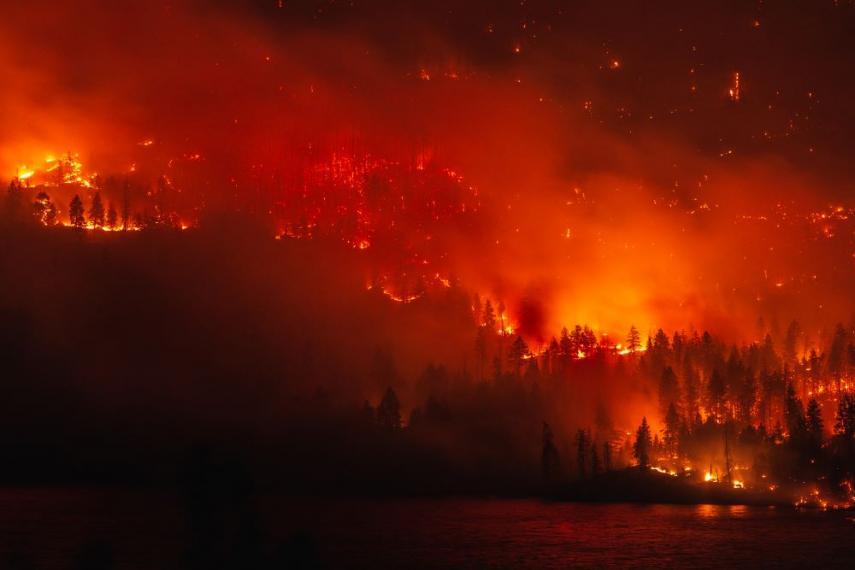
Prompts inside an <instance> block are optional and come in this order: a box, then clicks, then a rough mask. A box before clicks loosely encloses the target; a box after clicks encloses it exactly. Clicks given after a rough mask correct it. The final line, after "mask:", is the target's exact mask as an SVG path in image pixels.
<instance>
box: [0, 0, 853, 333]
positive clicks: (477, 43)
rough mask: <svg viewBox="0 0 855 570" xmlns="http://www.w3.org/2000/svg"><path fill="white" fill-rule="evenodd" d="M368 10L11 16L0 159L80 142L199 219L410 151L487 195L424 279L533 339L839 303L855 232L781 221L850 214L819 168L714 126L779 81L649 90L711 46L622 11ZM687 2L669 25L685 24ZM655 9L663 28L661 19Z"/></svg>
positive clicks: (821, 309)
mask: <svg viewBox="0 0 855 570" xmlns="http://www.w3.org/2000/svg"><path fill="white" fill-rule="evenodd" d="M373 7H374V8H378V9H379V8H380V7H382V8H383V9H384V10H385V12H384V13H385V14H386V16H387V17H386V18H384V21H383V23H382V25H381V24H380V23H376V22H375V23H372V19H371V18H368V17H367V16H366V14H367V13H368V12H370V10H368V9H366V10H365V11H364V12H360V11H358V10H356V11H355V12H354V14H355V15H350V16H348V15H347V14H343V13H340V12H336V13H335V17H331V19H330V21H329V22H327V23H325V24H322V23H316V22H315V16H314V13H315V8H316V6H314V5H312V6H310V7H293V8H292V7H290V6H287V7H286V8H285V9H283V10H276V9H275V8H274V7H273V6H269V5H267V4H265V5H263V6H262V5H261V4H259V5H257V6H251V7H249V8H247V7H245V6H244V7H239V6H237V5H236V4H232V3H226V2H221V3H202V2H190V1H186V2H169V3H160V2H146V3H136V4H133V5H130V6H125V5H122V6H118V5H116V4H115V3H109V2H103V1H98V0H88V1H84V2H74V3H43V4H40V5H39V6H38V7H33V6H25V5H21V4H18V5H14V6H9V7H7V8H6V10H5V14H4V19H3V23H2V24H0V26H2V37H3V39H2V41H0V60H2V70H3V76H4V77H5V78H6V81H7V89H4V91H3V93H2V94H0V121H2V122H3V124H4V129H3V131H2V133H0V168H2V172H4V173H10V175H11V174H12V173H14V172H15V169H16V168H18V166H20V165H22V164H26V165H33V164H38V162H39V161H40V160H42V157H43V156H44V155H45V154H46V153H62V152H66V151H74V152H78V153H80V156H81V161H82V162H84V163H85V164H87V165H89V166H90V168H91V169H92V170H94V171H97V172H99V173H103V174H104V175H105V176H107V175H110V174H112V173H117V174H124V175H129V174H128V173H129V172H130V171H131V170H133V171H134V174H133V176H135V177H136V178H137V179H138V180H147V181H148V182H147V183H148V184H150V185H153V183H154V182H153V181H154V179H155V178H156V177H157V175H158V174H160V173H162V172H165V171H170V172H173V173H174V176H173V177H172V179H173V181H174V184H175V185H176V186H177V187H178V188H179V190H180V192H182V193H183V196H184V198H183V200H184V201H186V202H188V203H191V204H197V205H198V206H199V207H217V208H228V209H234V208H237V209H248V208H249V206H248V204H257V203H258V202H260V203H261V206H260V208H262V209H263V208H266V207H268V206H269V203H270V202H274V203H275V202H277V201H280V202H287V201H288V200H289V199H290V197H291V194H289V192H291V191H292V190H290V189H289V187H288V184H287V182H286V183H282V182H281V180H282V179H283V177H285V178H287V175H286V174H283V173H288V172H290V171H291V170H294V168H295V167H294V164H295V163H297V166H298V167H299V166H300V165H301V164H303V163H305V162H306V161H312V160H316V159H318V157H322V156H324V155H328V154H330V153H332V152H336V151H340V150H341V149H342V148H346V149H349V150H350V151H354V150H355V151H356V152H361V153H365V154H370V155H372V156H380V157H391V158H392V159H394V160H412V159H413V157H416V156H420V155H425V156H429V157H430V159H431V160H432V161H434V162H435V163H437V164H440V165H442V166H443V167H444V168H449V169H453V170H454V171H455V172H458V173H460V174H461V175H462V176H463V177H464V179H465V181H466V183H467V184H470V185H472V187H473V188H474V189H475V191H477V193H478V196H479V202H480V210H479V212H478V216H477V218H475V219H474V221H472V222H471V223H468V224H464V225H459V224H453V223H448V224H445V223H444V222H442V223H439V224H437V225H436V226H435V227H433V232H434V235H433V236H432V238H433V239H435V240H436V243H437V244H439V245H437V250H438V251H442V252H443V257H442V259H441V260H430V262H431V263H432V264H433V265H432V266H431V271H434V270H435V271H436V272H437V273H440V272H441V273H447V274H452V275H455V276H457V277H459V278H460V279H461V282H462V283H463V284H464V286H466V287H468V288H471V289H473V290H475V291H477V292H479V293H481V294H482V295H486V296H489V297H491V298H493V299H495V300H503V301H504V302H505V304H506V305H507V306H508V307H509V311H510V314H511V318H512V319H513V320H514V321H515V323H516V324H517V325H518V326H519V327H520V329H521V330H522V331H523V333H524V334H525V335H526V336H527V337H528V338H529V339H530V340H531V341H532V342H534V343H541V342H545V341H546V340H547V339H548V338H549V337H550V336H551V335H552V334H555V332H557V330H558V329H559V328H560V326H562V325H572V324H574V323H576V322H579V323H587V324H590V325H591V326H592V327H594V328H595V330H597V331H599V332H604V333H611V334H613V335H614V334H616V335H623V334H624V331H625V330H626V329H627V328H628V327H629V325H630V324H635V325H636V326H638V327H639V329H640V330H642V332H643V333H646V332H647V331H650V330H653V329H655V328H656V327H660V326H661V327H664V328H666V329H674V328H686V327H690V326H694V327H696V328H698V329H703V328H714V329H716V330H719V331H720V332H722V333H724V334H725V336H728V337H731V338H733V339H734V340H736V339H752V338H755V336H756V333H757V330H756V326H755V323H756V321H757V319H758V317H760V316H763V317H764V318H765V319H766V320H767V321H768V324H767V328H771V326H772V324H773V323H775V322H777V323H778V324H777V326H778V327H785V326H786V322H787V321H788V320H789V319H790V318H793V317H798V318H801V319H803V320H805V321H807V322H809V323H811V325H812V326H814V328H819V327H820V326H825V325H827V324H828V323H829V322H833V321H835V320H842V319H845V318H847V317H848V315H849V313H851V311H852V306H851V299H850V298H849V297H850V295H849V292H850V291H851V286H852V284H853V275H852V273H853V272H852V261H851V259H852V258H851V235H852V234H851V226H846V225H843V226H842V227H838V228H837V230H836V231H837V235H835V236H834V237H832V238H827V239H826V238H824V237H823V236H822V235H821V234H822V231H824V230H823V228H821V227H817V226H815V225H813V226H812V225H810V224H809V223H805V224H797V223H796V222H795V221H794V217H796V214H798V216H802V217H806V216H807V215H808V213H809V212H815V211H820V210H822V211H826V210H827V208H828V207H829V206H834V205H837V204H840V203H841V201H839V200H836V198H835V197H836V196H838V195H839V191H838V190H828V191H827V190H825V188H829V187H832V186H834V182H835V181H836V180H837V179H836V178H835V176H834V175H832V176H830V177H829V176H826V175H825V174H823V173H821V172H819V171H818V166H817V165H812V163H808V162H804V163H799V162H794V161H793V160H792V159H791V158H790V155H788V154H781V155H780V156H779V155H776V154H775V153H772V152H770V153H766V152H763V151H758V150H756V149H755V148H753V147H748V146H747V145H744V144H743V145H741V146H740V144H739V140H741V139H739V140H737V139H735V137H734V140H736V142H734V143H731V140H730V139H728V138H727V137H726V136H725V135H732V134H734V133H736V132H740V133H743V134H744V131H746V130H749V129H750V130H756V131H758V132H759V131H761V130H762V129H763V128H764V127H765V126H766V123H765V122H764V121H765V119H763V120H761V119H758V118H756V115H755V114H754V111H753V110H754V109H759V108H762V107H763V104H764V103H765V102H764V101H762V100H761V94H762V93H764V92H766V91H769V89H767V86H768V85H769V82H770V81H771V80H769V79H768V78H763V79H762V81H763V82H764V83H761V77H762V76H758V75H756V74H755V75H753V76H752V74H751V73H743V76H744V77H745V79H744V80H743V81H744V84H745V87H744V89H745V91H746V98H747V99H748V102H747V103H746V104H745V106H744V107H743V108H738V107H736V106H735V105H731V104H730V102H728V100H727V96H726V88H727V83H728V81H729V80H730V79H729V76H730V69H731V67H729V66H728V64H727V63H726V62H719V61H716V62H715V63H714V64H710V66H709V72H708V73H707V75H705V76H704V77H703V78H700V79H698V80H697V83H698V86H699V88H700V89H702V90H703V89H706V90H707V92H708V93H709V94H708V95H705V98H704V99H692V97H693V95H692V94H691V92H690V90H689V82H690V80H691V79H690V78H688V77H686V78H683V79H680V82H681V83H676V82H674V81H672V82H668V81H663V82H662V84H658V85H655V86H644V85H641V84H640V81H641V80H640V79H639V77H640V74H641V71H640V70H642V69H643V70H645V71H646V72H648V73H652V70H651V69H650V65H652V64H649V65H648V66H647V67H645V62H644V60H643V57H644V55H645V54H646V55H653V54H654V53H659V54H661V53H664V52H667V51H671V50H675V49H676V48H680V49H681V50H682V49H684V48H685V49H686V50H687V51H686V53H687V54H688V53H689V50H688V47H689V46H691V45H692V42H693V41H694V42H695V45H700V46H701V48H705V49H708V50H712V49H714V46H712V45H711V44H710V43H709V37H708V34H707V33H706V32H705V31H704V30H702V29H700V28H695V30H694V33H695V35H696V37H695V38H692V39H678V40H674V41H673V42H672V43H669V42H668V41H665V40H663V41H662V42H660V43H654V44H653V45H650V46H646V45H645V46H642V45H641V43H640V40H641V38H642V37H643V36H644V34H643V31H641V30H633V27H632V26H631V25H630V23H631V22H629V21H630V20H631V19H632V18H631V17H630V16H631V14H628V15H627V17H626V18H621V19H620V23H618V24H615V26H616V27H615V29H614V30H610V31H622V32H624V33H625V35H624V37H623V39H622V40H612V41H610V42H606V45H605V47H604V44H603V43H602V42H600V43H598V42H596V41H594V38H593V36H592V35H590V34H589V35H586V34H583V33H579V34H572V33H569V32H570V31H578V30H576V29H575V28H573V25H574V24H567V23H566V20H561V22H563V25H564V26H565V30H566V33H563V34H559V33H555V34H550V33H548V30H547V29H546V27H545V26H546V24H544V22H549V23H552V19H554V17H555V12H554V11H553V9H552V7H551V5H550V4H549V3H547V2H544V3H535V6H534V7H532V8H531V10H532V11H533V12H532V14H528V15H527V17H528V19H526V20H525V21H526V22H529V23H531V25H532V26H534V25H539V26H541V27H540V28H538V33H539V34H540V35H541V36H542V37H545V38H547V39H546V40H544V41H545V42H547V43H546V44H545V45H544V46H540V44H537V43H536V42H535V41H534V39H533V38H532V37H531V35H530V34H528V33H522V32H519V31H509V30H516V28H515V27H514V26H519V22H518V21H517V19H518V18H521V17H522V15H521V14H519V13H517V11H516V9H510V8H508V9H505V8H507V7H505V8H502V7H499V8H496V11H495V12H491V13H490V18H489V21H487V22H480V21H479V18H480V16H479V15H477V14H476V11H475V10H470V9H466V8H461V9H460V10H459V12H457V13H456V14H455V16H454V17H456V18H457V20H458V21H457V24H458V25H459V27H460V29H466V30H477V33H475V32H472V34H471V36H472V37H469V38H467V34H465V33H462V32H459V31H458V30H456V29H455V28H454V27H453V26H452V27H451V29H449V28H448V27H447V26H445V25H444V24H443V23H442V22H441V21H440V19H437V18H436V17H427V16H426V13H425V11H424V10H423V9H421V8H418V7H417V6H415V5H412V4H410V3H404V4H400V5H397V4H396V5H395V6H385V5H384V4H383V3H379V4H378V5H376V6H373ZM574 10H575V12H574V15H575V16H576V17H578V19H579V22H580V23H578V24H575V25H576V26H578V27H579V28H580V29H581V28H582V27H583V23H584V22H586V21H596V22H599V24H598V26H600V28H598V29H600V31H602V30H603V26H605V25H604V24H603V23H602V21H601V20H600V19H599V17H600V16H602V13H601V10H600V9H597V8H595V7H591V6H588V7H581V6H580V7H576V8H575V9H574ZM686 10H688V9H685V10H679V11H678V12H676V14H675V15H674V16H673V17H674V18H675V19H677V18H678V17H688V16H691V20H690V21H693V22H697V21H698V18H700V17H701V15H700V14H698V13H697V12H694V11H691V10H689V12H691V14H689V13H688V12H686ZM428 12H430V11H428ZM535 12H536V13H535ZM431 13H432V12H431ZM535 15H536V16H538V17H539V18H540V24H536V23H533V22H534V20H535V18H534V16H535ZM781 17H782V18H783V16H781ZM663 19H664V20H665V21H657V22H656V23H655V25H657V26H666V25H668V26H670V25H671V24H673V22H671V21H670V20H668V18H666V17H663ZM512 24H513V26H512ZM555 25H556V27H557V26H558V21H556V22H555ZM651 25H654V24H651ZM675 27H676V26H675ZM525 29H528V28H525ZM532 33H534V32H532ZM740 33H742V32H740ZM745 33H746V34H747V33H748V32H745ZM516 36H519V37H516ZM746 37H747V36H746ZM404 38H407V41H404ZM746 41H748V40H746ZM751 41H754V40H751ZM769 41H770V42H771V41H774V39H772V40H769ZM633 42H635V43H633ZM776 45H777V44H776ZM632 47H638V48H639V50H640V51H639V52H638V53H634V52H633V51H632V50H631V49H630V48H632ZM517 48H519V49H517ZM721 49H722V50H725V48H721ZM725 51H726V50H725ZM725 51H722V52H721V53H725ZM517 52H519V53H517ZM680 53H681V55H679V56H676V55H675V56H674V61H673V62H671V64H669V66H668V68H667V69H659V70H655V71H660V72H662V73H663V75H664V76H665V77H666V78H673V77H675V76H676V74H677V71H676V69H677V68H678V67H679V66H681V65H683V60H686V68H687V69H688V66H689V62H688V59H687V58H689V57H694V56H690V55H683V54H682V52H680ZM727 53H728V54H730V52H729V51H728V52H727ZM571 54H572V55H571ZM730 55H733V54H730ZM745 65H746V66H748V67H749V68H750V67H751V62H746V63H745ZM672 68H673V69H672ZM679 73H680V74H683V73H685V70H680V71H679ZM683 81H685V82H686V85H682V82H683ZM675 85H679V86H680V87H679V91H680V93H681V94H680V95H675V94H674V91H675V90H676V89H677V87H675ZM764 90H765V91H764ZM752 92H753V95H752ZM752 96H753V97H754V101H751V98H752ZM749 104H750V105H752V107H751V110H749V108H748V107H749ZM776 104H777V103H776ZM650 108H656V110H655V111H649V110H648V109H650ZM663 117H664V118H663ZM697 117H700V118H697ZM723 118H726V121H724V120H722V119H723ZM669 121H670V122H669ZM724 123H726V124H724ZM739 123H742V124H739ZM728 129H730V131H728ZM712 132H715V133H718V134H719V135H720V136H718V137H717V138H716V137H712V136H711V135H710V134H709V133H712ZM751 136H754V135H753V134H752V135H751ZM144 141H150V143H151V144H141V143H143V142H144ZM734 149H736V150H734ZM193 157H198V158H193ZM191 162H192V164H191ZM170 169H172V170H170ZM283 188H284V189H283ZM817 188H820V190H817ZM259 196H262V198H259ZM843 205H844V206H845V207H846V208H849V207H850V206H851V205H850V204H845V203H844V204H843ZM823 209H826V210H823ZM784 210H786V211H787V212H791V214H789V218H787V219H785V221H784V222H783V223H782V222H781V220H782V218H781V212H782V211H784ZM847 211H848V210H847ZM850 223H851V222H850ZM779 284H780V285H779ZM764 332H765V331H764Z"/></svg>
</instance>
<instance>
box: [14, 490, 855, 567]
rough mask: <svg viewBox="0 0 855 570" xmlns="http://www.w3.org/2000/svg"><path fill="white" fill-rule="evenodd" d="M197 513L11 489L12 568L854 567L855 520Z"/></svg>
mask: <svg viewBox="0 0 855 570" xmlns="http://www.w3.org/2000/svg"><path fill="white" fill-rule="evenodd" d="M184 504H185V503H184V502H183V501H181V500H180V499H179V498H177V497H171V496H168V495H161V494H151V493H149V494H132V493H120V492H93V491H79V490H75V491H69V490H26V491H22V490H6V491H2V492H0V537H2V538H0V566H2V567H4V568H5V567H20V568H76V567H79V568H84V567H85V568H122V569H137V568H182V567H187V566H192V565H193V564H194V563H195V564H196V566H198V567H212V561H216V562H217V563H218V564H220V567H246V568H249V567H251V564H250V562H254V563H256V564H257V565H258V567H275V568H284V567H288V565H289V563H294V562H307V561H308V562H312V563H319V564H320V565H322V566H323V567H333V568H468V567H472V568H538V569H540V568H566V567H568V566H582V567H602V566H624V567H627V566H629V567H660V568H672V567H675V566H679V567H683V566H692V567H703V568H705V567H715V568H719V569H721V568H732V567H743V566H749V565H751V566H757V567H760V566H762V567H768V566H774V567H791V568H797V567H798V568H804V567H822V568H830V567H841V568H842V567H847V568H853V567H855V514H853V513H840V512H833V513H822V512H796V511H793V510H789V509H769V508H751V507H739V506H734V507H727V506H711V505H701V506H670V505H626V504H615V505H587V504H548V503H543V502H540V501H536V500H500V499H497V500H469V499H449V500H406V501H382V502H370V501H311V502H308V501H301V502H298V503H295V502H293V501H288V500H284V499H269V498H268V499H264V500H254V501H252V502H247V503H245V504H241V503H240V502H238V503H235V502H234V501H232V502H230V503H229V506H228V507H227V508H225V509H220V508H219V507H215V508H213V509H211V508H209V507H205V508H204V515H203V516H199V513H197V515H196V516H190V515H188V511H187V509H185V508H184ZM224 513H227V514H225V516H224ZM194 521H195V522H194ZM200 521H201V522H200ZM200 529H201V530H200ZM194 552H195V554H194ZM209 555H210V556H209ZM194 556H195V557H194ZM206 556H208V558H206ZM238 560H240V561H241V562H240V563H239V562H237V561H238ZM244 561H249V562H246V563H244Z"/></svg>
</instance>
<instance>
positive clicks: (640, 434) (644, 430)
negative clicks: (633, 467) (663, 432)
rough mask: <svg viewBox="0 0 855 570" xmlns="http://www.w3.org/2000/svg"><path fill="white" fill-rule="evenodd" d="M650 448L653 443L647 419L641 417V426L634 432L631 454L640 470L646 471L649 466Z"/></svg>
mask: <svg viewBox="0 0 855 570" xmlns="http://www.w3.org/2000/svg"><path fill="white" fill-rule="evenodd" d="M651 447H653V442H652V440H651V438H650V426H649V425H648V424H647V417H643V418H641V425H640V426H638V431H636V432H635V445H633V447H632V454H633V456H634V457H635V458H636V459H637V460H638V466H639V467H641V468H642V469H647V467H649V466H650V449H651Z"/></svg>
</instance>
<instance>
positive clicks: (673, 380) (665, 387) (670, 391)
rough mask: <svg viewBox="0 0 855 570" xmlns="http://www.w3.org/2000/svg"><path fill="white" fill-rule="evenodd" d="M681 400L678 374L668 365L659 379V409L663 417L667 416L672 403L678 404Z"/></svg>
mask: <svg viewBox="0 0 855 570" xmlns="http://www.w3.org/2000/svg"><path fill="white" fill-rule="evenodd" d="M679 400H680V385H679V383H678V382H677V375H676V374H674V370H673V369H672V368H671V367H670V366H668V367H666V368H665V370H663V371H662V376H661V378H660V379H659V409H660V412H661V414H662V416H661V417H663V418H664V417H666V416H667V414H668V409H669V408H670V407H671V406H672V405H676V404H677V403H678V402H679Z"/></svg>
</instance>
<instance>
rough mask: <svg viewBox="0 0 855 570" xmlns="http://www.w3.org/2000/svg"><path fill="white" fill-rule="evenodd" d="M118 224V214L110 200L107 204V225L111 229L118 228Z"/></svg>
mask: <svg viewBox="0 0 855 570" xmlns="http://www.w3.org/2000/svg"><path fill="white" fill-rule="evenodd" d="M118 224H119V214H118V212H116V207H115V206H114V205H113V202H110V203H109V205H108V206H107V227H108V228H110V229H111V230H115V229H116V228H118V227H119V226H118Z"/></svg>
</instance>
